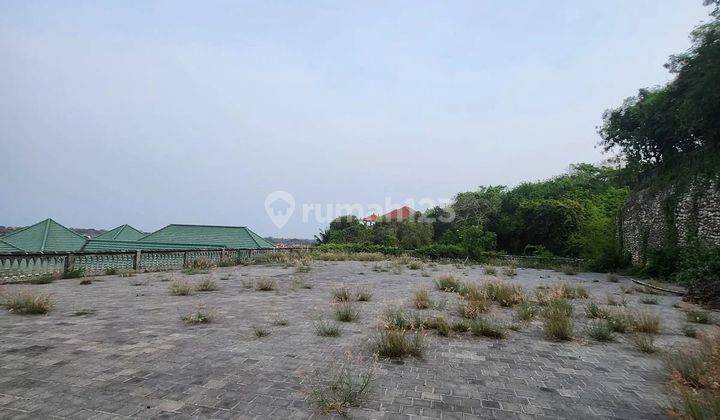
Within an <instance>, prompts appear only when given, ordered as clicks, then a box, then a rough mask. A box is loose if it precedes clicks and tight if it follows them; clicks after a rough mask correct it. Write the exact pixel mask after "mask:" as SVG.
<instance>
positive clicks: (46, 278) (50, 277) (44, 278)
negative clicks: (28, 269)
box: [27, 273, 60, 284]
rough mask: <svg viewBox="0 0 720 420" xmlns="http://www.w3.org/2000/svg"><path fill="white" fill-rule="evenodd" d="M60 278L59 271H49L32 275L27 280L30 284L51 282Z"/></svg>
mask: <svg viewBox="0 0 720 420" xmlns="http://www.w3.org/2000/svg"><path fill="white" fill-rule="evenodd" d="M59 278H60V274H59V273H48V274H41V275H39V276H34V277H31V278H30V279H29V280H28V281H27V282H28V283H30V284H50V283H52V282H54V281H55V280H57V279H59Z"/></svg>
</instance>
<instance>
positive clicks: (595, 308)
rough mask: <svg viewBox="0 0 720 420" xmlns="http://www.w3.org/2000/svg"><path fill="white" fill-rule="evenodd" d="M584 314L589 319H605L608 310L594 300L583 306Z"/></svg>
mask: <svg viewBox="0 0 720 420" xmlns="http://www.w3.org/2000/svg"><path fill="white" fill-rule="evenodd" d="M585 316H587V317H588V318H590V319H605V318H608V316H609V312H608V310H607V309H605V308H603V307H601V306H600V305H598V304H597V303H595V302H590V303H589V304H588V305H587V306H586V307H585Z"/></svg>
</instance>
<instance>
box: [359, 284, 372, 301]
mask: <svg viewBox="0 0 720 420" xmlns="http://www.w3.org/2000/svg"><path fill="white" fill-rule="evenodd" d="M371 299H372V292H371V291H370V290H369V289H367V288H364V287H362V288H359V289H358V290H356V291H355V300H356V301H358V302H370V300H371Z"/></svg>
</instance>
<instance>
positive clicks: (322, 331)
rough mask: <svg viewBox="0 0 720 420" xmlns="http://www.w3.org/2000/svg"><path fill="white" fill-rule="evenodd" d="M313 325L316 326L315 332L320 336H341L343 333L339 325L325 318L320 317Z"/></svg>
mask: <svg viewBox="0 0 720 420" xmlns="http://www.w3.org/2000/svg"><path fill="white" fill-rule="evenodd" d="M313 326H314V327H315V334H317V335H319V336H320V337H339V336H340V334H341V333H342V332H341V331H340V326H339V325H337V324H336V323H334V322H330V321H326V320H324V319H318V320H317V321H315V322H314V324H313Z"/></svg>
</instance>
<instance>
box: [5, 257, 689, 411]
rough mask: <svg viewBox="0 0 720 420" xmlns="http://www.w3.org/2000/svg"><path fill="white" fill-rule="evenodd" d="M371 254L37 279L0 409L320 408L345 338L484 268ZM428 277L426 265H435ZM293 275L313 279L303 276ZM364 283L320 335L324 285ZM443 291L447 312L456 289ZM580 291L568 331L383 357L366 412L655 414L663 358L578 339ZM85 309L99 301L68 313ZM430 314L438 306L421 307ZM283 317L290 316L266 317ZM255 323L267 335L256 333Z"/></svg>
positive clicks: (610, 288)
mask: <svg viewBox="0 0 720 420" xmlns="http://www.w3.org/2000/svg"><path fill="white" fill-rule="evenodd" d="M373 264H374V263H362V262H314V263H313V268H312V270H311V271H310V272H309V273H306V274H297V273H295V270H294V269H293V268H283V267H271V266H252V267H233V268H219V269H215V270H213V271H212V272H211V273H210V274H208V275H195V276H186V275H183V274H180V273H177V272H175V273H146V274H138V275H136V276H134V277H130V278H121V277H118V276H103V277H98V278H97V280H98V281H96V282H94V283H93V284H91V285H80V284H79V281H78V280H60V281H57V282H55V283H53V284H48V285H32V286H20V285H14V286H7V289H10V290H12V289H15V288H22V287H29V288H33V289H36V290H40V291H43V292H46V293H49V294H50V295H52V297H53V299H54V301H55V307H54V309H53V310H52V312H51V313H50V314H49V315H48V316H21V315H14V314H10V313H8V312H6V311H5V310H0V334H1V335H0V417H1V418H47V417H52V416H56V417H67V418H112V417H125V416H131V417H140V418H148V417H160V416H165V417H180V418H182V417H198V418H247V417H262V418H268V417H269V418H307V417H312V416H320V414H319V413H318V411H317V409H316V407H315V405H314V404H313V402H312V400H311V399H310V398H309V397H308V393H307V391H308V389H307V384H306V382H305V380H304V378H307V377H308V376H309V375H310V374H311V373H312V372H313V371H316V370H320V371H323V370H324V369H326V368H327V366H328V364H329V363H330V362H332V361H333V360H338V359H340V358H342V355H343V353H344V352H345V351H348V350H351V351H352V352H354V353H355V354H357V355H360V356H367V355H368V354H369V353H370V351H369V350H368V344H367V343H368V339H369V337H370V336H371V334H372V332H373V329H374V327H375V325H376V323H377V319H378V316H379V314H380V313H381V312H382V310H383V309H384V308H385V306H386V305H387V304H388V303H397V304H401V305H409V303H408V302H409V298H410V296H411V293H412V291H413V290H414V289H416V288H417V287H419V286H420V285H426V286H427V287H428V288H432V281H433V277H435V276H437V275H438V274H439V273H443V272H453V273H456V274H457V275H459V276H460V277H462V278H463V279H465V280H474V281H480V280H482V279H484V278H487V276H485V275H484V274H483V273H482V269H481V267H474V268H456V267H454V266H435V267H426V269H425V270H426V272H427V273H426V276H423V275H421V272H420V271H417V270H409V269H407V268H406V269H404V270H403V272H402V273H401V274H393V273H391V272H376V271H373V270H372V266H373ZM518 271H519V275H518V276H517V277H515V278H514V279H513V280H512V281H514V282H518V283H520V284H522V285H523V286H524V287H525V288H526V289H527V290H529V291H532V289H534V288H535V287H536V286H538V285H540V284H552V283H553V282H556V281H558V279H562V280H572V281H577V282H579V283H582V284H583V285H585V286H586V287H587V288H588V290H590V292H591V294H592V296H593V297H594V298H596V299H598V300H601V301H604V300H605V298H606V294H608V293H611V294H616V295H618V296H621V295H622V293H621V292H620V289H619V287H620V285H626V286H627V285H629V284H630V282H629V280H627V279H621V281H620V283H610V282H608V281H607V280H606V279H605V276H604V275H600V274H582V275H578V276H566V275H563V274H560V273H556V272H553V271H543V270H522V269H521V270H518ZM427 275H429V277H428V276H427ZM204 276H210V277H211V278H213V279H214V280H216V282H217V283H218V285H219V287H220V289H219V290H218V291H215V292H206V293H195V294H194V295H192V296H172V295H171V294H170V293H169V292H168V287H169V284H170V283H169V282H168V281H167V279H169V278H171V277H172V278H187V279H189V280H191V281H194V282H198V281H200V280H201V279H202V278H203V277H204ZM262 276H269V277H272V278H274V279H275V280H276V281H277V282H278V284H279V285H280V287H279V290H277V291H274V292H260V291H255V290H254V289H251V288H247V287H246V286H247V285H248V283H249V282H250V281H252V280H253V279H257V278H260V277H262ZM297 278H302V279H304V281H305V282H307V283H309V284H311V285H312V286H313V288H312V289H305V288H299V287H297V282H295V281H294V280H295V279H297ZM340 284H345V285H353V286H354V285H362V286H366V287H368V288H369V289H371V290H372V293H373V298H372V301H371V302H368V303H362V304H361V306H360V308H361V314H360V321H359V322H356V323H350V324H343V326H342V327H343V335H342V336H341V337H339V338H323V337H319V336H317V335H316V334H315V332H314V329H313V319H316V318H317V317H319V316H325V317H330V316H331V315H330V313H331V307H332V303H331V290H332V289H333V287H335V286H337V285H340ZM432 295H433V298H434V299H436V300H438V301H440V300H443V299H447V300H448V303H447V309H446V310H445V312H446V316H449V317H451V318H452V317H453V315H452V314H453V313H454V309H455V308H456V304H455V299H456V297H455V295H454V294H450V293H443V292H439V291H435V290H433V291H432ZM623 296H625V297H626V298H627V299H628V301H629V303H628V306H629V307H644V308H645V309H647V310H649V311H652V312H657V313H659V314H661V315H662V318H663V332H662V335H661V336H660V337H659V340H658V344H659V346H660V347H662V348H669V347H671V346H673V345H677V344H681V343H682V342H685V341H686V340H690V339H687V338H685V337H683V336H682V334H681V332H680V329H681V327H682V326H683V325H684V314H683V313H682V312H680V311H679V310H677V309H674V308H673V307H672V304H673V303H675V302H677V301H678V298H676V297H672V296H661V297H659V304H658V305H642V304H640V303H639V302H638V299H639V298H640V296H641V295H639V294H632V295H623ZM585 303H586V302H578V301H576V302H575V305H576V309H577V310H576V311H575V312H576V315H575V321H576V324H575V330H576V333H577V334H578V335H579V336H580V337H579V338H578V339H576V340H575V341H573V342H569V343H551V342H548V341H546V340H544V339H543V338H542V334H541V325H540V323H539V322H537V321H535V322H533V323H531V324H529V325H526V326H524V328H523V330H522V331H520V332H512V333H511V334H510V336H509V338H507V339H505V340H494V339H487V338H476V337H472V336H470V335H466V334H465V335H457V334H456V335H454V336H451V337H449V338H444V337H439V336H436V335H435V334H434V333H432V332H430V333H429V334H428V341H429V347H428V351H427V354H426V357H425V358H424V359H423V360H415V359H406V360H405V362H404V363H399V362H392V361H381V364H380V370H379V372H378V379H377V384H376V386H375V388H374V390H373V392H372V393H371V395H370V398H369V400H367V401H366V402H365V403H364V404H363V405H362V407H360V408H356V409H353V410H351V411H350V413H349V414H350V415H351V416H353V417H358V418H380V417H387V418H408V417H409V416H410V417H411V416H423V417H430V418H478V417H499V418H513V417H529V416H546V417H552V418H557V417H565V418H580V417H616V418H634V419H637V418H657V417H662V416H664V415H665V414H664V413H665V410H664V407H665V406H666V405H667V404H668V397H667V389H666V387H665V383H666V377H665V376H664V370H663V368H662V363H661V361H660V358H659V356H648V355H644V354H641V353H637V352H636V351H635V350H633V348H632V346H631V345H630V343H629V342H628V339H627V337H622V336H621V337H619V338H618V339H617V341H616V342H613V343H609V344H599V343H594V342H591V341H588V340H587V339H585V338H582V332H583V328H584V327H583V326H584V324H585V323H586V322H587V320H586V319H584V316H583V310H582V308H583V307H584V305H585ZM198 304H204V305H205V307H206V309H208V310H211V311H213V312H214V313H215V316H216V319H215V322H213V323H211V324H208V325H200V326H187V325H185V324H184V323H183V322H182V321H181V319H180V318H181V316H183V315H184V314H186V313H188V312H190V311H192V310H193V309H194V308H195V307H196V305H198ZM80 309H92V310H94V311H95V312H94V314H90V315H83V316H75V315H74V313H75V312H76V311H77V310H80ZM424 312H427V313H428V314H431V313H432V312H433V311H424ZM276 316H281V317H285V318H287V319H288V320H289V325H288V326H284V327H281V326H273V325H271V321H272V320H273V318H275V317H276ZM492 316H495V317H497V318H501V319H506V320H508V322H509V321H510V320H511V317H512V312H511V311H509V310H505V309H500V308H498V307H494V308H493V310H492ZM253 326H266V327H267V328H268V329H269V330H270V332H271V334H270V336H268V337H264V338H259V339H258V338H256V337H255V336H254V334H253V329H252V328H253Z"/></svg>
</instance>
